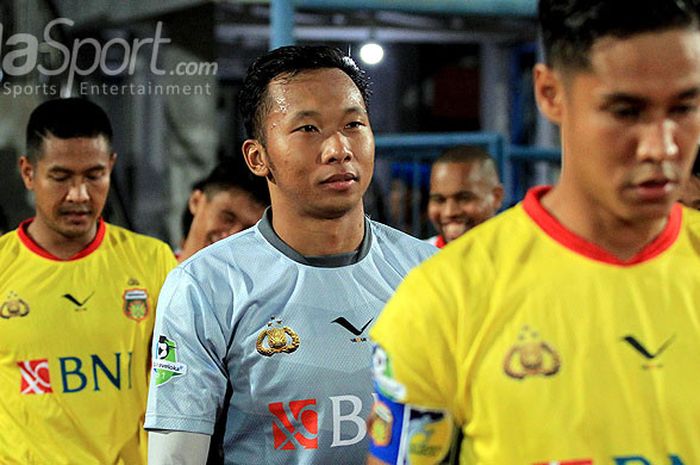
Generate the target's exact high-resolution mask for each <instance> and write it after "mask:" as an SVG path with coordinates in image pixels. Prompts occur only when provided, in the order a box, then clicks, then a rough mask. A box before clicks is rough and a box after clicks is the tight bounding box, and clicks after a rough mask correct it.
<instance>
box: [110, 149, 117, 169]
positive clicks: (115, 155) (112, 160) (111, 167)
mask: <svg viewBox="0 0 700 465" xmlns="http://www.w3.org/2000/svg"><path fill="white" fill-rule="evenodd" d="M116 161H117V153H116V152H112V153H111V154H110V155H109V162H108V163H109V165H108V169H109V172H110V173H112V169H113V168H114V163H115V162H116Z"/></svg>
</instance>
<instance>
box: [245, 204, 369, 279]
mask: <svg viewBox="0 0 700 465" xmlns="http://www.w3.org/2000/svg"><path fill="white" fill-rule="evenodd" d="M258 229H259V230H260V233H261V234H262V235H263V237H264V238H265V239H266V240H267V242H269V243H270V244H271V245H272V246H273V247H274V248H275V249H277V250H279V251H280V252H281V253H283V254H284V255H286V256H287V257H289V258H290V259H292V260H294V261H295V262H298V263H301V264H303V265H309V266H315V267H318V268H338V267H341V266H348V265H353V264H355V263H357V262H359V261H360V260H362V259H363V258H365V257H366V256H367V254H368V253H369V248H370V246H371V245H372V229H371V228H370V223H369V220H368V219H367V218H366V217H365V234H364V236H363V237H362V242H361V243H360V246H359V247H358V248H357V250H355V251H353V252H347V253H340V254H335V255H319V256H308V255H302V254H300V253H299V252H297V251H296V250H294V249H293V248H291V247H290V246H289V245H287V243H285V242H284V241H283V240H282V239H281V238H280V237H279V236H278V235H277V233H276V232H275V230H274V229H273V228H272V209H271V208H270V207H267V209H266V210H265V213H264V214H263V216H262V218H261V220H260V223H258Z"/></svg>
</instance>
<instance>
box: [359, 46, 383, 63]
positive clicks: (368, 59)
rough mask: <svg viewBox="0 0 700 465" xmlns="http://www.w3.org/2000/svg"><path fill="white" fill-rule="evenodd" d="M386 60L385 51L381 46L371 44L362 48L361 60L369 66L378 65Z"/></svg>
mask: <svg viewBox="0 0 700 465" xmlns="http://www.w3.org/2000/svg"><path fill="white" fill-rule="evenodd" d="M382 58H384V49H383V48H382V46H381V45H379V44H377V43H374V42H369V43H366V44H364V45H363V46H362V47H361V48H360V59H362V61H364V62H365V63H367V64H368V65H376V64H377V63H379V62H380V61H382Z"/></svg>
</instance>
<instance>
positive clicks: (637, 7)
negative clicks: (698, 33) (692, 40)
mask: <svg viewBox="0 0 700 465" xmlns="http://www.w3.org/2000/svg"><path fill="white" fill-rule="evenodd" d="M539 23H540V29H541V34H542V45H543V47H544V53H545V61H546V63H547V65H549V66H551V67H555V68H557V67H559V68H563V69H571V70H586V69H589V68H590V56H589V55H590V50H591V47H592V46H593V44H594V43H595V42H596V41H597V40H598V39H600V38H603V37H605V36H610V37H615V38H620V39H624V38H628V37H630V36H633V35H636V34H641V33H645V32H655V31H663V30H668V29H674V28H695V29H698V28H700V11H699V6H698V0H539Z"/></svg>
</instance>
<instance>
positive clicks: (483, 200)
mask: <svg viewBox="0 0 700 465" xmlns="http://www.w3.org/2000/svg"><path fill="white" fill-rule="evenodd" d="M502 198H503V188H502V187H501V186H500V184H499V183H498V182H497V181H496V180H495V179H493V177H492V176H488V174H487V173H486V171H485V170H484V167H483V166H482V163H481V162H479V161H475V162H468V163H461V162H447V163H442V162H438V163H436V164H435V165H433V168H432V171H431V173H430V198H429V200H428V217H429V218H430V221H431V222H432V223H433V226H435V229H436V230H437V232H438V233H439V234H440V235H441V236H442V237H443V238H444V239H445V242H450V241H452V240H454V239H457V238H458V237H459V236H461V235H462V234H464V233H465V232H467V231H469V230H470V229H471V228H473V227H474V226H476V225H477V224H480V223H483V222H484V221H486V220H488V219H489V218H491V217H492V216H493V215H495V214H496V211H497V210H498V209H499V208H500V206H501V200H502Z"/></svg>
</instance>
